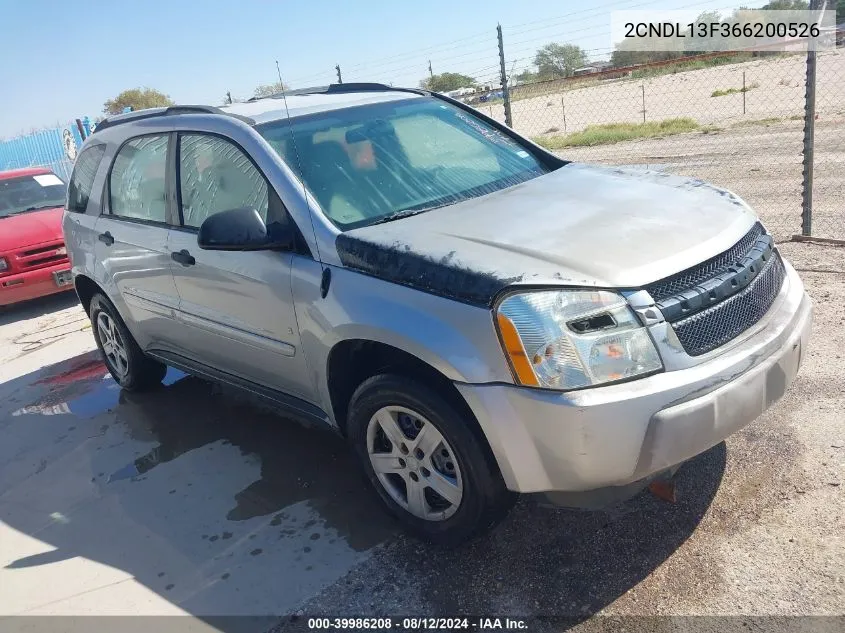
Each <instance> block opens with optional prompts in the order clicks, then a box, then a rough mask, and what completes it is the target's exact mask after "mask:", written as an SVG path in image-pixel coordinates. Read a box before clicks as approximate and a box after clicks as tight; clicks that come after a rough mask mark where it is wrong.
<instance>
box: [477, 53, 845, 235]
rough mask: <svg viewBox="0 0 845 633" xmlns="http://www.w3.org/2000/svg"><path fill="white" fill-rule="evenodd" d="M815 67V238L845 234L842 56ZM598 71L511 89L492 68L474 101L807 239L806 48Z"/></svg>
mask: <svg viewBox="0 0 845 633" xmlns="http://www.w3.org/2000/svg"><path fill="white" fill-rule="evenodd" d="M816 64H817V68H816V84H815V89H816V103H815V121H814V122H815V138H814V150H815V151H814V156H813V160H812V162H813V168H814V169H813V176H814V178H813V182H812V187H813V194H814V195H813V203H812V230H811V234H812V235H813V237H825V238H834V239H836V238H838V239H845V209H843V206H845V205H843V203H845V172H843V169H842V168H843V166H845V165H843V162H845V49H837V50H834V51H827V52H820V53H818V54H817V59H816ZM600 67H601V64H594V65H592V66H588V67H586V68H585V69H583V70H584V71H585V74H582V75H580V76H574V77H569V78H566V79H558V80H553V81H545V82H536V83H529V84H518V85H511V86H509V87H507V89H506V90H505V88H504V87H503V86H502V82H501V80H500V79H499V80H497V79H496V77H495V72H492V74H491V75H490V76H489V77H486V76H485V77H484V78H483V80H484V81H486V82H488V83H490V84H494V85H495V86H496V87H494V88H491V89H490V90H487V91H484V92H482V93H481V94H476V95H472V96H469V97H467V98H465V101H467V102H468V103H470V104H471V105H473V106H475V107H476V108H477V109H479V110H480V111H482V112H484V113H485V114H488V115H489V116H492V117H493V118H495V119H497V120H499V121H501V122H504V123H508V124H510V125H511V127H513V128H514V129H515V130H516V131H518V132H520V133H522V134H524V135H526V136H529V137H531V138H532V139H533V140H534V141H535V142H537V143H539V144H541V145H543V146H545V147H547V148H549V149H551V150H553V151H555V152H556V153H558V154H559V155H561V156H563V157H565V158H567V159H570V160H575V161H580V162H590V163H599V164H607V165H614V166H627V167H631V168H647V169H653V170H661V171H666V172H670V173H673V174H678V175H684V176H695V177H697V178H702V179H704V180H707V181H709V182H712V183H714V184H717V185H720V186H723V187H725V188H727V189H730V190H731V191H734V192H735V193H737V194H738V195H740V196H742V198H743V199H745V200H746V201H747V202H748V203H749V204H750V205H751V206H752V207H753V208H754V209H755V211H756V212H757V213H758V214H759V215H760V217H761V218H762V219H763V221H764V222H765V223H766V226H767V227H768V228H769V230H770V231H771V232H772V233H773V234H774V235H775V236H776V237H777V238H778V239H779V240H782V239H788V238H790V237H792V236H793V235H798V234H801V233H802V226H803V223H802V219H803V216H802V202H803V199H802V193H803V191H804V177H803V168H804V155H805V151H804V129H805V117H806V116H807V110H806V105H807V100H806V78H807V53H806V52H795V53H767V54H762V55H761V54H758V56H756V57H755V56H752V54H751V53H739V54H734V55H731V56H725V55H724V54H708V55H700V56H696V57H691V58H685V59H683V60H673V61H671V62H661V63H654V64H647V65H641V66H636V67H630V68H624V69H619V68H616V69H614V68H609V69H603V70H598V68H600ZM506 98H507V101H509V105H510V117H509V118H510V120H509V121H508V117H507V116H506V103H505V101H506Z"/></svg>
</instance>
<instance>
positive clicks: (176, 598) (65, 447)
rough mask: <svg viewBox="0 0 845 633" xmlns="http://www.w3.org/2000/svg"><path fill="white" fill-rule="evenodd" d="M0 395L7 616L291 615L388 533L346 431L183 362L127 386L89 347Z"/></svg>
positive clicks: (2, 601) (1, 563)
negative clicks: (205, 377)
mask: <svg viewBox="0 0 845 633" xmlns="http://www.w3.org/2000/svg"><path fill="white" fill-rule="evenodd" d="M80 313H81V311H80ZM83 316H84V315H83ZM88 336H90V332H88ZM0 403H2V404H0V437H2V438H3V441H2V442H0V482H2V486H0V521H1V522H2V523H5V527H4V529H3V531H2V532H0V534H2V536H0V584H2V585H3V586H4V590H3V591H1V592H0V613H3V614H12V613H51V614H52V613H79V612H83V613H84V612H94V613H102V612H103V609H105V611H106V612H108V611H112V612H125V611H124V610H125V608H126V605H125V604H123V605H121V604H120V601H117V602H116V603H115V604H114V605H112V606H111V607H109V605H108V601H109V599H108V596H109V595H110V594H112V593H116V592H119V591H124V590H125V589H126V588H125V587H121V585H123V584H125V583H126V582H127V581H130V584H131V585H132V586H137V585H139V584H140V585H142V586H143V587H144V588H146V589H148V590H150V591H151V592H152V593H153V594H157V595H158V596H160V597H161V598H163V600H159V599H155V596H153V597H151V596H149V595H147V593H146V592H140V593H138V592H136V593H138V595H137V596H135V597H132V595H131V594H132V593H133V592H132V591H131V590H128V592H127V593H128V595H129V599H130V602H131V601H132V600H135V601H137V602H138V604H137V605H136V607H135V608H136V609H139V610H140V612H147V613H170V612H173V610H172V609H171V608H169V607H170V606H171V605H173V606H178V610H176V612H179V611H181V612H188V613H191V614H194V615H215V614H217V615H219V614H227V615H239V614H244V615H265V614H273V613H284V612H286V611H287V610H289V609H290V608H292V607H293V606H295V605H296V604H298V603H300V602H301V601H302V600H303V599H305V598H307V597H309V596H310V595H312V594H314V593H315V592H316V591H318V590H319V589H321V588H322V587H324V586H325V585H326V584H328V583H330V582H332V581H334V580H336V579H337V578H339V577H340V576H341V575H343V574H344V573H346V572H347V571H348V570H349V569H350V568H351V567H352V566H353V565H355V564H358V563H360V562H362V561H363V560H364V559H365V558H366V557H367V556H368V552H369V551H370V550H372V548H373V547H374V546H376V545H378V544H379V543H381V542H383V541H384V540H385V539H386V538H387V537H388V536H389V535H390V534H391V533H392V532H393V530H394V526H393V524H392V522H391V521H390V520H389V519H388V518H386V517H385V515H384V514H383V512H382V511H381V509H380V508H379V507H378V506H377V505H376V502H375V499H374V498H373V497H372V495H371V493H370V492H369V491H368V490H367V489H366V488H365V485H364V481H363V478H362V477H360V476H359V473H358V470H357V468H356V466H355V464H354V463H353V462H352V460H351V454H350V453H349V452H348V451H347V450H346V446H345V444H344V442H343V441H342V440H341V439H340V438H339V437H337V436H336V435H334V434H332V433H329V432H326V431H318V430H314V429H306V428H304V427H302V426H300V425H298V424H296V423H294V422H291V421H290V420H286V419H285V418H284V417H283V415H282V414H280V412H279V411H277V410H274V409H273V408H272V407H270V406H268V405H266V404H265V403H263V402H260V401H252V400H251V398H250V397H249V396H246V395H244V394H241V393H240V392H235V391H232V392H230V391H228V390H226V389H225V388H222V387H220V386H216V385H212V384H211V383H207V382H204V381H201V380H198V379H196V378H192V377H188V376H185V375H184V374H182V373H181V372H178V371H176V370H170V371H169V372H168V374H167V377H166V379H165V385H164V386H162V387H161V388H159V389H156V390H154V391H152V392H148V393H144V394H131V393H128V392H124V391H122V390H120V389H119V388H118V386H117V385H116V384H115V383H114V381H113V380H112V379H111V377H110V376H108V374H107V371H106V369H105V366H104V365H103V364H102V362H101V361H100V359H99V356H98V353H97V352H96V351H90V352H86V353H83V354H80V355H77V356H74V357H72V358H70V359H68V360H64V361H61V362H58V363H55V364H52V365H49V366H47V367H44V368H42V369H39V370H36V371H34V372H31V373H28V374H26V375H23V376H20V377H17V378H15V379H12V380H10V381H7V382H5V383H4V384H2V385H0ZM10 529H11V531H13V533H15V532H16V533H17V534H15V535H14V536H10V534H9V532H10ZM90 561H93V562H94V563H96V564H95V565H91V564H86V562H90ZM102 566H107V567H109V568H112V570H114V571H112V573H108V572H107V573H103V571H102ZM45 573H48V574H49V575H50V578H49V580H50V582H48V583H47V586H46V587H45V584H44V580H45ZM80 589H82V590H83V592H84V593H85V594H91V595H88V596H80V595H79V590H80ZM130 612H131V611H130Z"/></svg>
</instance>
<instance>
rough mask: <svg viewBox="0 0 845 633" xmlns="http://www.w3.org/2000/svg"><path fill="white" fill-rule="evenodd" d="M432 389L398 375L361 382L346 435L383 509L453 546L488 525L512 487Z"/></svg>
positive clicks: (504, 507)
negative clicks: (506, 485)
mask: <svg viewBox="0 0 845 633" xmlns="http://www.w3.org/2000/svg"><path fill="white" fill-rule="evenodd" d="M472 423H473V422H472V421H470V420H466V419H465V418H464V416H462V415H461V414H460V413H459V412H458V411H457V410H456V409H455V407H453V406H452V405H451V404H450V403H448V402H447V401H446V400H445V399H443V398H442V397H441V396H440V395H438V394H437V393H436V392H435V391H434V390H432V389H430V388H429V387H427V386H425V385H422V384H420V383H418V382H416V381H413V380H411V379H408V378H404V377H401V376H396V375H390V374H382V375H379V376H374V377H372V378H369V379H368V380H366V381H364V382H363V383H362V384H361V385H360V386H359V387H358V389H356V390H355V393H354V394H353V396H352V399H351V401H350V405H349V415H348V426H347V428H348V435H349V439H350V441H351V442H352V445H353V447H354V449H355V452H356V454H357V456H358V458H359V460H360V462H361V464H362V466H363V468H364V472H365V474H366V476H367V478H368V479H369V480H370V483H372V485H373V487H374V488H375V489H376V491H377V492H378V495H379V497H380V498H381V500H382V501H383V502H384V504H385V505H386V506H387V509H388V510H389V511H390V512H391V514H393V515H394V516H396V517H397V518H398V519H399V521H400V522H401V523H402V524H403V526H404V527H405V528H406V529H407V530H408V531H409V532H411V533H413V534H414V535H416V536H418V537H419V538H422V539H423V540H426V541H430V542H434V543H438V544H441V545H446V546H454V545H457V544H459V543H461V542H463V541H465V540H467V539H469V538H471V537H473V536H475V535H477V534H479V533H480V532H482V531H484V530H486V529H489V528H491V527H493V526H494V525H495V524H496V523H498V522H499V521H500V520H501V519H502V518H504V516H505V515H506V514H507V511H508V510H509V509H510V507H511V506H512V505H513V502H514V500H515V497H516V495H514V494H513V493H511V492H509V491H508V490H507V489H506V488H505V485H504V482H503V480H502V477H501V475H500V473H499V472H498V470H497V469H496V468H495V466H494V465H493V464H491V460H488V459H487V457H486V456H485V451H484V447H483V446H482V443H481V441H480V440H479V438H478V437H477V436H476V434H475V433H473V431H472V429H471V428H470V424H472Z"/></svg>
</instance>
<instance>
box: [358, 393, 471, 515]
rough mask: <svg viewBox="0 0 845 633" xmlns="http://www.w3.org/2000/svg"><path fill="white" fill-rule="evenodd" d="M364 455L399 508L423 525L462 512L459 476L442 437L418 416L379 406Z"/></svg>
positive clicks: (413, 412)
mask: <svg viewBox="0 0 845 633" xmlns="http://www.w3.org/2000/svg"><path fill="white" fill-rule="evenodd" d="M367 452H368V454H369V458H370V464H372V467H373V470H374V471H375V474H376V477H377V478H378V480H379V482H380V483H381V485H382V486H383V487H384V489H385V491H386V492H387V493H388V494H389V495H390V497H391V498H392V499H393V500H394V501H395V502H396V503H397V504H399V505H400V506H401V507H402V508H404V509H405V510H407V511H408V512H410V513H411V514H413V515H414V516H416V517H418V518H420V519H424V520H426V521H443V520H446V519H448V518H449V517H451V516H452V515H453V514H454V513H455V512H456V511H457V510H458V508H459V507H460V505H461V499H462V498H463V477H462V474H461V469H460V465H459V463H458V460H457V455H456V454H455V451H454V450H452V447H451V446H450V445H449V443H448V442H447V441H446V438H445V437H443V434H442V433H441V432H440V431H439V430H438V429H437V427H435V426H434V424H432V423H431V422H430V421H429V420H428V419H426V418H425V417H424V416H422V415H421V414H419V413H417V412H415V411H412V410H411V409H407V408H405V407H400V406H386V407H382V408H381V409H379V410H378V411H376V413H375V414H374V415H373V416H372V418H370V422H369V424H368V426H367Z"/></svg>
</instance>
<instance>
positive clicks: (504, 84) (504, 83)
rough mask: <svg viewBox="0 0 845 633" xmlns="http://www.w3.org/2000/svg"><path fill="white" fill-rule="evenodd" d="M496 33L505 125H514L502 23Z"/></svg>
mask: <svg viewBox="0 0 845 633" xmlns="http://www.w3.org/2000/svg"><path fill="white" fill-rule="evenodd" d="M496 33H497V34H498V37H499V66H500V72H501V75H502V99H503V100H504V102H505V125H507V126H508V127H511V128H512V127H513V119H512V117H511V96H510V93H509V92H508V73H507V68H505V44H504V42H503V41H502V25H501V24H497V25H496Z"/></svg>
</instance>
